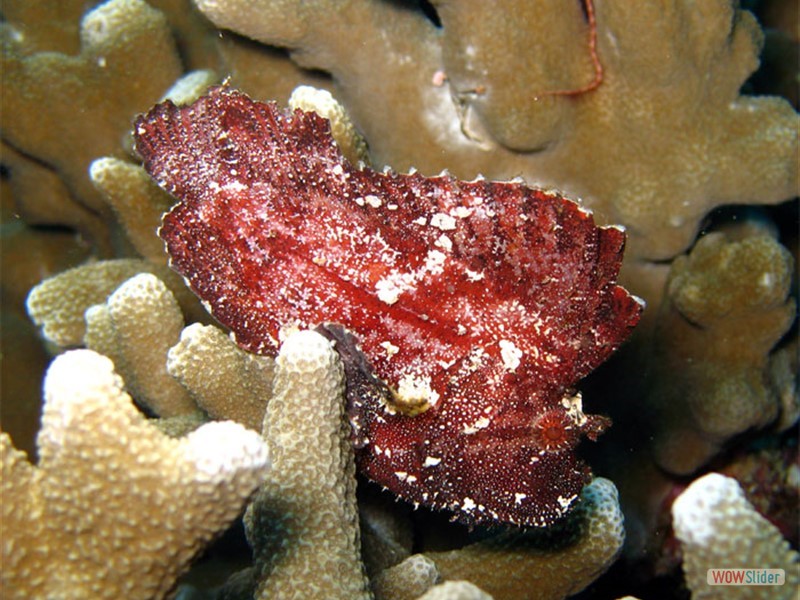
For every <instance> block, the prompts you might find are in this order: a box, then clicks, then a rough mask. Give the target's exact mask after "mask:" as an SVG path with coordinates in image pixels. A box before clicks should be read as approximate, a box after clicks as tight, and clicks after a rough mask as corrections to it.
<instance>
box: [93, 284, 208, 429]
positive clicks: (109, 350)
mask: <svg viewBox="0 0 800 600" xmlns="http://www.w3.org/2000/svg"><path fill="white" fill-rule="evenodd" d="M85 316H86V323H87V330H86V337H85V342H86V346H87V347H88V348H90V349H92V350H95V351H97V352H100V353H102V354H105V355H106V356H108V357H110V358H111V359H112V360H113V361H114V365H115V367H116V369H117V371H118V372H119V373H120V374H121V375H122V376H123V378H124V379H125V383H126V385H127V388H128V391H129V392H130V394H131V395H132V396H133V397H134V398H136V399H137V401H139V402H140V403H142V404H143V405H145V406H147V407H148V408H149V409H151V410H152V411H153V412H154V413H155V414H157V415H158V416H160V417H173V416H178V415H185V414H188V413H191V412H194V411H196V410H197V406H196V405H195V403H194V401H193V400H192V398H191V397H190V396H189V394H188V392H187V391H186V388H184V387H183V386H182V385H180V384H179V383H178V382H177V381H175V379H173V378H172V377H171V376H170V375H169V374H168V373H167V366H166V360H165V357H166V356H167V351H168V350H169V349H170V347H172V346H173V345H174V344H176V343H178V339H179V338H180V335H181V330H182V329H183V315H182V314H181V311H180V308H179V307H178V303H177V302H176V301H175V297H174V296H173V295H172V294H171V293H170V291H169V290H168V289H167V286H166V285H164V283H163V282H162V281H161V280H160V279H159V278H158V277H156V276H155V275H152V274H151V273H141V274H139V275H136V276H135V277H131V278H130V279H129V280H127V281H126V282H124V283H123V284H122V285H120V286H119V287H118V288H117V289H116V290H115V291H114V293H113V294H111V295H110V296H109V297H108V300H107V302H106V303H105V304H98V305H96V306H93V307H91V308H90V309H88V310H87V311H86V313H85Z"/></svg>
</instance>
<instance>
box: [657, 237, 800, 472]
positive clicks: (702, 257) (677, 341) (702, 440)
mask: <svg viewBox="0 0 800 600" xmlns="http://www.w3.org/2000/svg"><path fill="white" fill-rule="evenodd" d="M793 262H794V261H793V260H792V257H791V256H790V254H789V253H788V251H787V250H786V249H785V248H784V247H783V246H781V245H780V244H779V243H778V242H776V241H775V240H774V239H773V238H772V237H771V236H770V235H768V234H767V233H764V232H762V233H756V234H753V235H750V236H747V237H745V238H744V239H741V240H737V239H729V238H728V237H727V235H726V234H725V233H722V232H717V233H711V234H709V235H706V236H705V237H703V238H701V239H700V240H699V241H698V243H697V245H696V246H695V247H694V248H693V249H692V251H691V252H690V253H689V254H688V255H687V256H684V257H680V258H678V259H676V260H675V262H674V263H673V265H672V269H671V273H670V277H669V280H668V283H667V298H668V304H667V305H666V306H665V307H664V309H663V311H662V314H661V315H660V319H659V324H658V327H657V329H656V334H655V337H654V340H653V345H654V356H653V357H652V359H651V369H652V371H651V377H652V381H651V389H650V393H649V394H648V396H647V402H648V405H649V407H650V413H651V422H652V423H653V426H654V428H655V440H654V442H653V444H654V450H655V456H656V460H657V461H658V462H659V464H660V465H661V466H662V467H664V468H666V469H668V470H670V471H672V472H674V473H679V474H686V473H691V472H692V471H694V470H695V469H697V468H698V467H700V466H701V465H702V464H704V463H705V462H706V461H707V460H709V459H710V458H711V457H712V456H714V455H715V454H716V453H717V452H718V451H719V450H720V449H721V448H722V447H724V445H725V443H726V442H727V440H729V439H731V438H732V437H734V436H736V435H738V434H741V433H743V432H745V431H747V430H749V429H755V428H763V427H765V426H767V425H769V424H770V423H772V422H773V421H775V420H776V418H777V417H778V416H779V412H780V411H781V409H782V405H783V404H787V400H786V399H785V398H784V396H785V395H786V394H785V393H784V394H781V393H778V392H776V390H775V389H774V386H772V385H770V381H769V380H770V362H771V359H770V351H771V350H772V349H773V347H774V346H775V344H776V343H777V342H778V341H779V340H780V339H781V337H782V336H783V335H784V334H785V333H786V331H787V330H788V329H789V327H790V326H791V324H792V322H793V320H794V316H795V305H794V301H793V300H792V298H791V297H790V296H789V291H790V286H791V282H792V274H793V271H794V266H793ZM786 368H790V367H788V366H786ZM778 374H780V371H778ZM784 378H785V376H784ZM786 408H787V410H790V408H789V406H788V404H787V407H786ZM794 412H796V411H794Z"/></svg>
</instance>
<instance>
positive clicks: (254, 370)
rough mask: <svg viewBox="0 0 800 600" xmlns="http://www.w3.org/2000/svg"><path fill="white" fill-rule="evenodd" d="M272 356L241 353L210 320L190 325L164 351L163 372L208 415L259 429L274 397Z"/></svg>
mask: <svg viewBox="0 0 800 600" xmlns="http://www.w3.org/2000/svg"><path fill="white" fill-rule="evenodd" d="M274 370H275V364H274V361H273V359H272V358H269V357H266V356H257V355H255V354H250V353H248V352H245V351H244V350H242V349H241V348H239V346H237V345H236V344H235V343H234V342H233V340H231V339H230V337H228V336H227V335H225V334H224V333H223V332H222V330H220V329H218V328H216V327H214V326H212V325H200V324H199V323H195V324H193V325H189V326H188V327H186V328H185V329H184V330H183V331H182V332H181V338H180V341H179V342H178V343H177V344H176V345H175V346H173V347H172V348H171V349H170V351H169V354H168V355H167V371H169V373H170V375H172V376H173V377H175V379H177V380H178V381H180V382H181V384H183V386H184V387H185V388H186V389H187V390H188V391H189V393H190V394H191V396H192V398H193V399H194V401H195V403H196V404H197V406H199V407H200V408H202V409H203V410H204V411H205V412H206V413H208V415H209V416H210V417H211V418H212V419H230V420H231V421H236V422H237V423H241V424H242V425H244V426H245V427H248V428H250V429H253V430H254V431H261V426H262V424H263V421H264V412H265V411H266V406H267V400H269V398H270V397H271V396H272V383H273V374H274Z"/></svg>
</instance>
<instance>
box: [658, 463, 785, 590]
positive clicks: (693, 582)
mask: <svg viewBox="0 0 800 600" xmlns="http://www.w3.org/2000/svg"><path fill="white" fill-rule="evenodd" d="M672 523H673V528H674V530H675V536H676V537H677V538H678V539H679V540H680V542H681V549H682V551H683V572H684V575H685V578H686V583H687V585H688V586H689V589H690V590H691V591H692V598H693V599H695V600H701V599H708V600H713V599H715V598H719V599H723V598H724V599H726V600H727V599H728V598H735V599H746V598H753V599H756V598H766V597H769V598H773V599H775V600H780V599H786V600H789V599H794V598H797V590H798V586H800V555H799V554H798V553H797V552H795V551H794V550H792V549H791V548H790V546H789V543H788V542H787V541H786V540H784V539H783V537H782V536H781V534H780V532H779V531H778V529H777V528H776V527H775V526H774V525H772V524H771V523H770V522H769V521H767V519H765V518H764V517H762V516H761V515H760V514H758V512H756V510H755V509H754V508H753V507H752V505H751V504H750V503H749V502H748V501H747V500H746V498H745V496H744V492H743V491H742V488H741V487H740V486H739V484H738V483H737V482H736V480H735V479H731V478H730V477H725V476H724V475H720V474H718V473H710V474H708V475H705V476H703V477H701V478H699V479H697V480H695V481H694V482H693V483H692V484H691V485H690V486H689V487H688V488H687V489H686V490H685V491H684V492H683V493H682V494H681V495H680V496H678V498H677V499H676V500H675V502H674V504H673V505H672ZM720 568H729V569H735V568H740V569H741V568H763V569H783V570H784V571H785V577H786V579H785V583H784V584H783V585H781V586H771V587H763V586H747V585H746V586H733V587H732V586H710V585H708V583H707V578H708V570H709V569H720Z"/></svg>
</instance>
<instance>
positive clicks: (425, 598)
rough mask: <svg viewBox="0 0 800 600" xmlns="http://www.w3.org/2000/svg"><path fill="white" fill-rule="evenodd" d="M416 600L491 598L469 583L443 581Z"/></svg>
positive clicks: (473, 599) (485, 599) (481, 599)
mask: <svg viewBox="0 0 800 600" xmlns="http://www.w3.org/2000/svg"><path fill="white" fill-rule="evenodd" d="M417 600H492V596H490V595H489V594H487V593H486V592H484V591H483V590H482V589H480V588H479V587H478V586H476V585H474V584H472V583H470V582H469V581H445V582H444V583H440V584H439V585H436V586H434V587H432V588H431V589H429V590H428V591H427V592H425V593H424V594H422V596H420V597H419V598H418V599H417Z"/></svg>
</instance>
